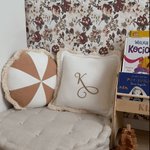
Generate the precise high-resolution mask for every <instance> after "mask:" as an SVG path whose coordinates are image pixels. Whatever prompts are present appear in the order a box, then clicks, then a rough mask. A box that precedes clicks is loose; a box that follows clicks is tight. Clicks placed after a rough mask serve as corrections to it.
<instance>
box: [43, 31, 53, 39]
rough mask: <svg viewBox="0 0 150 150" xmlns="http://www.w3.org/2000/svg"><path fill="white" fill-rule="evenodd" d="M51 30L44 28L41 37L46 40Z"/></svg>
mask: <svg viewBox="0 0 150 150" xmlns="http://www.w3.org/2000/svg"><path fill="white" fill-rule="evenodd" d="M51 32H52V30H50V29H47V28H45V29H44V31H43V39H44V40H47V39H48V38H49V36H50V34H51Z"/></svg>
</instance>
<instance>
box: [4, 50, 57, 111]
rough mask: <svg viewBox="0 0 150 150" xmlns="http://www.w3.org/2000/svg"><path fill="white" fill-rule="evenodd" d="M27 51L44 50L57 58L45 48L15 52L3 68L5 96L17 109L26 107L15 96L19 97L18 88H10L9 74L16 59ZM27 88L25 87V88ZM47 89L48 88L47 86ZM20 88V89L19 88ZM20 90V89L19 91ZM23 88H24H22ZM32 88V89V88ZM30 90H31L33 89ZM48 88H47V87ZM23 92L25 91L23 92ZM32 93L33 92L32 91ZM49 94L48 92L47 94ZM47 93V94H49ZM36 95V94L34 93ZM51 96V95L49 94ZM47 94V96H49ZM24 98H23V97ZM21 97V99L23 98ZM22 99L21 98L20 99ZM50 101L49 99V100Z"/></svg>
mask: <svg viewBox="0 0 150 150" xmlns="http://www.w3.org/2000/svg"><path fill="white" fill-rule="evenodd" d="M25 52H35V53H41V52H43V53H44V54H45V55H47V56H48V57H49V58H51V59H53V60H55V58H54V56H53V55H52V54H51V53H49V52H47V51H46V50H44V49H39V50H34V49H32V48H29V49H22V50H20V51H18V52H17V53H15V54H14V56H13V57H12V58H11V59H10V60H9V61H8V62H7V63H6V65H5V66H4V68H3V70H2V87H3V90H4V92H5V98H6V99H7V100H8V101H9V102H10V103H11V104H12V105H13V106H14V107H15V108H16V109H25V107H22V105H19V103H18V102H17V101H16V100H15V99H14V98H13V97H17V96H16V93H17V90H14V91H10V90H9V88H8V75H9V70H10V68H11V66H12V65H13V64H14V63H15V61H16V60H18V59H19V58H20V56H21V54H23V53H25ZM23 80H25V79H23ZM24 89H25V88H24ZM45 89H46V88H45ZM19 90H20V89H19ZM19 90H18V91H19ZM21 90H23V88H22V89H21ZM31 90H32V89H31ZM31 90H30V91H31ZM46 90H47V89H46ZM21 92H22V91H21ZM22 93H23V92H22ZM30 93H31V92H30ZM51 93H52V94H53V89H51ZM47 95H48V94H47ZM47 95H46V96H47ZM33 96H34V95H33ZM48 96H49V97H50V96H51V95H48ZM48 96H47V97H48ZM22 99H23V98H22ZM22 99H21V100H22ZM19 101H20V100H19ZM29 102H30V101H29ZM48 102H49V101H48Z"/></svg>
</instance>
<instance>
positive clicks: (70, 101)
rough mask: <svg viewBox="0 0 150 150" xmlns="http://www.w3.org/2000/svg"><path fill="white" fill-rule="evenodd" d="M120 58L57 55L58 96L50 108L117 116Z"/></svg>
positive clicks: (112, 55) (94, 55) (77, 54)
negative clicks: (114, 105)
mask: <svg viewBox="0 0 150 150" xmlns="http://www.w3.org/2000/svg"><path fill="white" fill-rule="evenodd" d="M120 54H121V53H120V52H119V51H117V50H116V51H113V52H112V53H111V54H108V55H106V56H100V55H97V54H90V55H83V54H79V53H75V52H72V51H69V50H62V51H60V52H59V53H58V54H57V63H58V70H57V72H58V80H59V82H58V85H57V87H56V90H57V91H56V93H57V94H55V95H54V99H53V100H52V101H51V102H50V104H49V105H48V107H49V108H50V109H53V110H68V111H71V112H78V113H88V112H90V113H91V112H92V113H96V114H101V115H104V116H110V115H111V114H112V112H113V100H114V93H115V87H116V86H115V83H116V82H115V81H116V77H117V73H118V71H119V67H120Z"/></svg>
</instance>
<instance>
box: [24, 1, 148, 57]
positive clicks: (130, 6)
mask: <svg viewBox="0 0 150 150" xmlns="http://www.w3.org/2000/svg"><path fill="white" fill-rule="evenodd" d="M55 1H56V2H55ZM25 7H26V23H27V36H28V46H31V47H33V48H45V49H46V50H47V51H49V52H52V53H53V54H56V53H57V52H58V51H59V50H60V48H69V49H71V50H73V51H81V52H83V53H90V52H93V51H94V52H97V53H99V54H101V55H103V54H107V53H109V51H111V50H114V49H117V50H122V49H123V47H124V41H125V38H126V37H127V36H128V33H129V31H130V30H149V17H148V16H149V14H148V13H149V1H148V0H112V1H110V0H62V1H61V0H25Z"/></svg>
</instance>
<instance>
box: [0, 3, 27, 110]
mask: <svg viewBox="0 0 150 150" xmlns="http://www.w3.org/2000/svg"><path fill="white" fill-rule="evenodd" d="M26 47H27V42H26V27H25V7H24V0H1V2H0V82H1V71H2V68H3V66H4V64H5V63H6V62H7V60H8V59H9V58H10V57H11V56H12V55H13V54H14V53H15V52H16V51H18V50H20V49H22V48H26ZM9 107H10V104H8V102H7V101H6V100H5V99H4V94H3V92H2V89H1V86H0V112H3V111H5V110H6V109H8V108H9Z"/></svg>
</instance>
